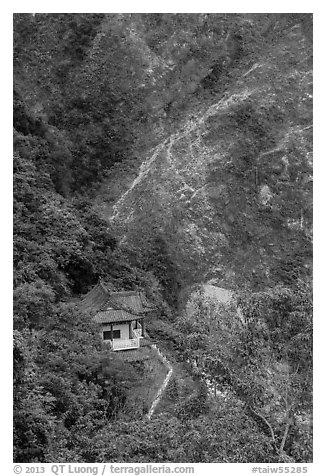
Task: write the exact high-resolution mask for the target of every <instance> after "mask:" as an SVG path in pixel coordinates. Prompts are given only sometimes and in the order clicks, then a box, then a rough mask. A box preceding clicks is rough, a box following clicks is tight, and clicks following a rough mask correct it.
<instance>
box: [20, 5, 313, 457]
mask: <svg viewBox="0 0 326 476" xmlns="http://www.w3.org/2000/svg"><path fill="white" fill-rule="evenodd" d="M13 61H14V92H13V102H14V104H13V125H14V162H13V164H14V166H13V172H14V460H15V461H17V462H65V461H73V462H106V461H111V462H185V461H187V462H282V461H283V462H287V461H290V462H291V461H292V462H309V461H312V289H311V288H312V15H310V14H215V13H214V14H68V13H65V14H33V15H32V14H15V15H14V50H13ZM99 279H101V280H102V281H103V282H105V283H106V286H107V287H108V289H111V290H128V289H133V290H135V289H137V290H142V291H143V292H144V293H145V294H146V296H147V298H148V299H149V300H150V301H152V302H153V303H155V306H156V308H157V312H156V317H155V318H153V320H152V322H151V323H150V324H149V326H148V332H149V337H150V338H152V339H153V341H155V342H156V341H158V342H160V343H161V345H162V346H163V348H164V349H165V351H166V352H167V353H168V355H169V358H170V360H172V361H173V363H174V364H175V366H176V368H177V369H180V371H179V373H178V372H176V376H175V377H174V380H173V381H172V383H171V385H170V388H168V390H167V397H166V400H165V402H163V404H162V408H161V409H160V410H159V411H158V412H157V414H155V415H154V416H153V418H152V419H151V420H147V419H146V418H145V417H144V415H145V414H146V411H147V410H148V408H145V406H146V404H147V403H146V404H145V401H143V400H141V398H143V397H141V396H140V397H139V398H140V401H137V405H134V404H133V405H134V406H133V405H132V404H131V403H130V395H132V394H133V393H135V389H136V388H138V387H139V386H140V385H141V382H142V379H143V378H144V375H145V371H144V368H143V367H142V366H141V364H139V363H138V364H137V363H131V362H127V361H123V360H122V359H120V358H119V357H118V356H117V355H116V353H113V352H108V350H107V348H105V347H104V346H103V344H102V342H101V340H100V338H99V333H98V328H97V327H96V325H95V324H94V323H92V321H91V319H90V316H88V315H87V314H83V313H82V312H81V311H80V310H79V309H78V307H77V306H76V304H78V302H79V300H80V299H81V296H82V295H83V294H85V293H86V292H87V291H89V290H90V289H91V288H92V286H94V285H95V284H96V283H97V282H98V280H99ZM207 283H208V284H209V286H211V287H212V286H217V287H222V288H226V289H229V290H232V292H233V295H234V303H233V305H232V306H221V305H220V304H219V303H217V302H216V300H214V297H212V295H210V296H209V295H207V293H206V291H205V290H207ZM211 287H210V288H209V289H211ZM189 303H190V304H191V306H190V307H189ZM190 309H191V310H190ZM237 309H238V310H237ZM149 380H150V379H149ZM149 380H148V381H149ZM185 382H187V384H185ZM212 382H213V383H214V385H215V393H214V392H213V394H212V392H211V391H210V388H209V385H208V383H212ZM137 386H138V387H137ZM216 388H218V389H219V391H218V392H216ZM185 389H187V390H185Z"/></svg>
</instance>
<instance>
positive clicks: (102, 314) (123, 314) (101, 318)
mask: <svg viewBox="0 0 326 476" xmlns="http://www.w3.org/2000/svg"><path fill="white" fill-rule="evenodd" d="M136 317H137V316H135V315H133V314H130V312H127V311H124V310H123V309H108V310H107V311H99V312H98V313H97V314H96V316H95V317H94V321H95V322H97V323H99V324H105V323H111V322H128V321H133V320H134V319H136Z"/></svg>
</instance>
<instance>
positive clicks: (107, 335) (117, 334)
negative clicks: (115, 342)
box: [103, 330, 121, 340]
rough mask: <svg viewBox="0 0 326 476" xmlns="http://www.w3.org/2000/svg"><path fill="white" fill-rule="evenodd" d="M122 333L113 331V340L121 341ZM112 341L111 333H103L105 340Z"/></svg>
mask: <svg viewBox="0 0 326 476" xmlns="http://www.w3.org/2000/svg"><path fill="white" fill-rule="evenodd" d="M120 337H121V332H120V331H119V330H116V331H113V339H120ZM110 339H111V331H103V340H110Z"/></svg>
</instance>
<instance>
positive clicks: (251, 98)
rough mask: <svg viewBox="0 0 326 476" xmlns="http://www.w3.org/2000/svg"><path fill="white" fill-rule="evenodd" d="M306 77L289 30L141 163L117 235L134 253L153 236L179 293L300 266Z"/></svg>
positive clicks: (307, 165)
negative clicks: (177, 279) (169, 259)
mask: <svg viewBox="0 0 326 476" xmlns="http://www.w3.org/2000/svg"><path fill="white" fill-rule="evenodd" d="M311 68H312V66H311V45H310V44H309V42H308V40H307V39H306V38H305V37H304V36H303V34H302V32H301V30H300V28H297V27H296V26H294V27H293V28H292V30H291V31H290V32H289V33H288V35H287V36H286V38H283V40H282V41H281V42H280V43H279V44H277V45H275V46H271V48H270V49H269V51H266V54H265V55H264V58H257V62H255V63H254V64H252V65H250V64H249V65H248V68H247V71H244V72H242V73H241V75H239V77H237V78H235V79H234V81H233V83H231V85H230V87H229V90H228V92H227V93H226V94H224V96H223V97H221V98H218V100H217V101H216V102H215V103H214V104H212V105H211V107H209V108H208V110H206V111H205V112H204V113H202V114H201V115H198V116H196V117H192V118H188V119H187V120H185V123H184V126H183V127H182V129H181V130H179V131H177V132H176V133H175V134H174V135H172V136H171V137H170V138H169V139H168V140H166V141H164V142H163V143H162V144H160V145H159V146H158V147H157V148H156V149H155V150H154V151H153V152H152V153H151V154H150V156H149V157H148V158H147V159H146V160H145V161H144V162H143V164H142V166H141V168H140V171H139V175H138V177H137V178H136V179H135V181H134V182H133V183H132V185H131V187H130V188H129V189H128V190H127V191H126V192H125V193H124V195H122V197H121V198H120V200H119V201H118V202H117V203H116V205H115V207H114V213H113V216H112V223H113V224H114V225H115V226H116V227H117V229H119V230H120V232H121V235H122V236H124V238H125V239H127V240H137V241H138V243H141V241H142V238H145V237H147V235H148V233H149V232H150V230H151V229H152V228H153V227H155V230H156V232H159V233H161V234H162V235H163V236H164V237H165V238H166V241H167V242H168V244H169V249H170V253H171V256H173V258H174V259H175V260H176V261H177V262H178V263H180V264H181V265H182V269H183V270H184V274H185V276H184V278H185V280H186V281H187V282H189V283H191V282H196V281H197V282H198V281H203V280H207V279H211V278H217V279H218V280H219V283H220V284H221V285H223V286H224V285H226V287H229V286H231V287H232V286H233V285H236V284H239V283H241V282H242V281H247V280H250V279H252V278H253V277H256V280H257V281H259V282H264V281H267V282H268V281H269V280H270V279H272V278H271V277H270V276H271V274H270V273H271V267H273V266H274V264H275V262H278V261H280V262H281V261H282V260H284V256H285V255H286V256H287V257H289V259H296V257H297V255H298V253H299V254H300V253H301V252H302V250H303V249H304V250H306V251H305V252H304V253H306V254H305V256H304V258H303V259H306V258H307V256H308V255H309V250H308V249H309V247H310V245H309V243H310V239H309V233H310V229H311V184H310V182H311V174H312V172H311V168H312V163H311V152H312V91H311V89H312V71H311ZM293 222H295V223H297V224H298V226H297V228H296V229H295V230H294V227H293ZM307 250H308V251H307ZM306 255H307V256H306ZM272 277H273V270H272Z"/></svg>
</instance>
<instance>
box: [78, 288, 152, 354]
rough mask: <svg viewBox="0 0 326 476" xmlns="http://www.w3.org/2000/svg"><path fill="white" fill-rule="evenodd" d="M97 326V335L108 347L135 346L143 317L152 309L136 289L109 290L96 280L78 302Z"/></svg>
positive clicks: (138, 338)
mask: <svg viewBox="0 0 326 476" xmlns="http://www.w3.org/2000/svg"><path fill="white" fill-rule="evenodd" d="M80 307H81V309H82V310H83V311H84V312H89V313H90V314H91V315H92V319H93V320H94V321H95V322H97V323H98V324H99V325H100V334H101V337H102V339H103V340H104V341H105V342H108V343H109V344H110V346H111V348H112V350H114V351H117V350H127V349H138V348H139V347H140V346H141V340H142V339H143V338H144V337H145V320H146V318H147V317H148V316H149V315H150V313H151V312H153V309H154V307H153V305H151V304H150V303H149V302H148V301H147V300H146V298H145V296H144V295H143V293H142V292H140V291H113V292H112V291H109V290H108V289H107V288H106V287H105V286H104V284H103V283H102V282H101V281H100V282H99V283H98V284H97V285H96V286H95V287H94V288H93V289H92V290H91V291H89V293H88V294H86V295H85V296H84V298H83V300H82V301H81V303H80Z"/></svg>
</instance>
